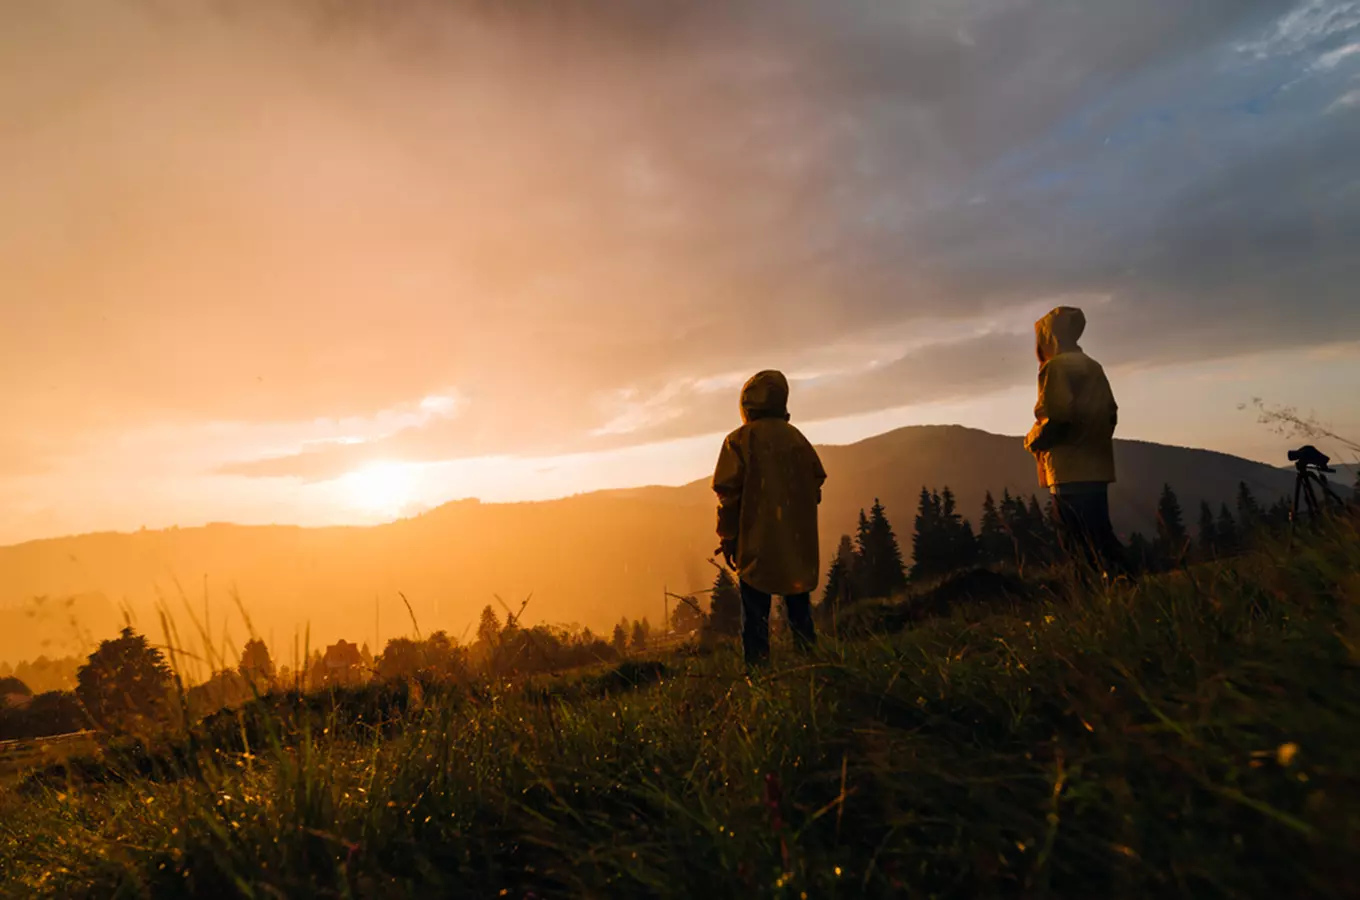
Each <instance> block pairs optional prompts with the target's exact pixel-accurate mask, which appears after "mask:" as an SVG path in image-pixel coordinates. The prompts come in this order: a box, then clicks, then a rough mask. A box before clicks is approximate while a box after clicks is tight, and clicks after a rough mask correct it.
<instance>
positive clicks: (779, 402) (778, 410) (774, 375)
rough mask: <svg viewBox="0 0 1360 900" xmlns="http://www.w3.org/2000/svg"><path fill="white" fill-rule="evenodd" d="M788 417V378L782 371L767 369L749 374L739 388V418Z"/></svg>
mask: <svg viewBox="0 0 1360 900" xmlns="http://www.w3.org/2000/svg"><path fill="white" fill-rule="evenodd" d="M788 417H789V380H788V379H787V378H785V377H784V375H783V373H782V372H776V371H774V370H772V369H767V370H766V371H764V372H757V373H756V374H755V375H753V376H751V380H750V381H748V382H746V385H745V386H744V387H743V388H742V389H741V420H742V421H743V422H754V421H756V420H757V419H785V420H787V419H788Z"/></svg>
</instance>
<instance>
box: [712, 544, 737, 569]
mask: <svg viewBox="0 0 1360 900" xmlns="http://www.w3.org/2000/svg"><path fill="white" fill-rule="evenodd" d="M714 555H715V556H721V557H722V559H723V562H725V563H727V568H729V569H731V570H732V571H733V572H735V571H737V542H736V541H723V542H722V543H721V544H720V545H718V549H717V551H716V552H715V554H714Z"/></svg>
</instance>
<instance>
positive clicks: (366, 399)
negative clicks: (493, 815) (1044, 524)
mask: <svg viewBox="0 0 1360 900" xmlns="http://www.w3.org/2000/svg"><path fill="white" fill-rule="evenodd" d="M388 7H390V9H388ZM397 7H400V11H398V10H397ZM1357 160H1360V2H1355V0H1332V2H1324V0H1303V2H1296V3H1292V4H1290V3H1285V2H1283V0H1268V2H1255V0H1197V2H1194V3H1186V2H1184V0H1139V2H1130V0H1083V2H1080V3H1076V2H1038V0H922V2H906V0H903V2H869V0H838V2H831V0H817V2H813V0H747V2H686V3H673V2H661V0H653V2H647V0H632V2H624V0H594V2H561V3H534V4H526V3H512V2H508V0H507V2H478V3H474V2H456V0H445V2H437V0H424V2H411V3H402V4H375V3H358V2H354V3H347V2H338V0H337V2H323V0H306V2H304V0H299V2H284V0H275V2H268V3H266V2H256V3H251V2H208V0H126V2H121V3H120V2H113V0H108V2H99V3H92V2H89V0H42V2H36V0H19V2H10V3H5V4H3V6H0V384H2V385H3V389H0V420H2V421H3V422H4V423H5V425H4V427H3V429H0V543H7V542H15V541H22V540H26V539H30V538H36V537H44V536H53V535H60V534H66V533H71V532H79V531H88V530H95V529H135V528H137V527H139V526H142V525H146V526H148V527H161V526H166V525H170V524H174V523H179V524H184V525H191V524H200V523H203V522H208V521H237V522H295V523H302V524H319V523H340V522H353V523H359V522H373V521H381V520H384V519H390V518H392V517H394V516H397V515H401V514H405V513H409V512H411V511H414V510H417V509H420V508H423V507H427V506H432V505H436V504H438V503H440V502H443V501H445V500H449V499H453V498H457V497H465V496H480V497H482V498H483V499H486V500H502V499H512V500H521V499H535V498H541V497H551V496H560V495H563V494H569V493H574V492H578V491H583V490H591V489H596V488H601V487H621V486H627V485H636V484H645V483H681V482H684V481H689V480H691V479H693V478H697V477H702V476H703V475H705V474H706V473H707V472H708V471H709V470H710V469H711V465H712V462H713V459H714V458H715V456H716V453H717V449H718V446H717V437H716V436H717V435H720V434H721V433H723V432H725V431H727V430H729V429H730V428H732V427H734V426H735V424H736V422H737V389H738V388H739V386H740V384H741V382H742V381H743V380H744V379H745V378H746V377H747V376H748V375H749V374H751V373H752V372H754V371H756V370H758V369H761V368H766V367H775V368H779V369H782V370H783V371H785V372H786V373H788V374H789V376H790V378H791V380H792V381H793V399H792V402H791V409H792V412H793V415H794V418H795V421H796V422H797V423H798V424H800V425H802V426H804V427H805V429H806V431H807V432H808V434H809V435H810V436H811V437H812V438H814V439H815V440H818V441H823V442H845V441H850V440H855V439H859V438H862V437H865V436H868V435H871V434H875V433H878V432H881V431H885V430H888V429H890V428H893V427H897V426H899V425H905V424H917V423H933V422H958V423H962V424H965V425H972V426H976V427H980V428H985V429H987V430H990V431H996V432H1002V433H1014V434H1019V433H1022V432H1023V431H1024V430H1025V429H1026V428H1027V427H1028V425H1029V424H1030V415H1031V407H1032V404H1033V392H1034V388H1033V379H1034V369H1035V362H1034V356H1033V349H1032V323H1033V321H1034V319H1035V318H1036V317H1037V316H1038V315H1040V314H1042V313H1043V312H1045V311H1046V310H1048V309H1049V308H1050V307H1052V306H1054V305H1057V304H1059V303H1064V304H1071V305H1078V306H1082V307H1084V308H1085V309H1086V311H1087V317H1088V319H1089V321H1090V325H1089V327H1088V335H1087V337H1086V339H1085V340H1084V341H1083V344H1084V346H1085V347H1086V349H1087V350H1088V351H1089V352H1090V353H1091V354H1092V355H1093V356H1095V357H1096V358H1097V359H1099V360H1101V361H1102V362H1103V363H1105V364H1106V366H1107V368H1108V369H1109V371H1110V374H1111V378H1112V381H1113V382H1114V387H1115V392H1116V395H1117V397H1118V399H1119V402H1120V406H1121V422H1120V432H1119V433H1120V436H1123V437H1131V438H1142V439H1148V440H1157V441H1163V442H1167V443H1175V444H1182V445H1190V446H1204V447H1210V448H1213V449H1218V450H1224V451H1228V452H1232V453H1238V454H1241V455H1244V456H1248V457H1251V458H1257V459H1264V460H1269V461H1272V462H1278V463H1281V464H1283V463H1284V461H1285V460H1284V450H1285V449H1286V448H1287V447H1289V446H1292V445H1294V444H1297V443H1298V441H1297V440H1294V441H1291V440H1288V439H1286V438H1284V437H1281V436H1278V435H1275V434H1273V433H1271V432H1270V431H1269V430H1268V429H1266V428H1265V427H1263V426H1262V425H1260V424H1258V423H1257V422H1256V419H1255V416H1254V414H1253V413H1252V412H1251V411H1250V410H1247V411H1243V410H1240V409H1239V408H1238V407H1239V404H1242V403H1244V402H1248V401H1250V400H1251V398H1253V397H1262V398H1265V400H1266V401H1268V402H1270V403H1274V404H1292V405H1296V406H1298V407H1299V408H1300V410H1301V411H1304V412H1309V411H1312V412H1314V413H1315V414H1316V415H1317V416H1318V418H1320V419H1322V420H1324V421H1327V422H1329V423H1330V424H1331V425H1332V426H1333V428H1334V429H1335V430H1336V431H1338V432H1339V433H1341V434H1345V435H1352V436H1354V435H1360V404H1358V403H1357V402H1356V401H1357V386H1360V296H1357V294H1358V293H1360V289H1358V288H1357V285H1358V284H1360V250H1357V248H1358V247H1360V164H1358V163H1357ZM1324 449H1327V448H1324ZM1337 455H1341V454H1340V452H1339V451H1338V452H1337Z"/></svg>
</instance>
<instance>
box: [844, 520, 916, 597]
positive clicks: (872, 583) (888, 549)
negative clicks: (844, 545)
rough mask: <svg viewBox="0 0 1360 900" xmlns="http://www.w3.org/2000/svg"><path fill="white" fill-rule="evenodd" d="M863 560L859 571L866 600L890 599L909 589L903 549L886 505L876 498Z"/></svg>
mask: <svg viewBox="0 0 1360 900" xmlns="http://www.w3.org/2000/svg"><path fill="white" fill-rule="evenodd" d="M860 557H861V558H860V559H859V560H858V561H857V563H856V570H857V571H858V570H860V569H863V572H862V578H861V583H862V587H863V593H862V594H861V595H860V596H863V597H890V596H892V595H893V594H894V593H895V592H897V591H900V590H901V589H902V588H904V587H906V586H907V576H906V570H905V567H904V566H903V563H902V548H901V547H899V546H898V544H897V535H896V534H895V533H894V532H893V528H892V523H890V522H889V521H888V514H887V512H886V511H885V510H884V509H883V504H882V503H880V502H879V500H878V498H874V505H873V507H872V508H871V509H870V510H869V517H868V529H867V531H866V532H865V534H864V537H863V539H862V542H861V544H860Z"/></svg>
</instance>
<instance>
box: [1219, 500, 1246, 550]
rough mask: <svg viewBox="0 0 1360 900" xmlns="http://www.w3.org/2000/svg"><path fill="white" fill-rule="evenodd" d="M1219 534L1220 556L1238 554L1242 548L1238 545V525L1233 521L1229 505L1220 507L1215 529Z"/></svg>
mask: <svg viewBox="0 0 1360 900" xmlns="http://www.w3.org/2000/svg"><path fill="white" fill-rule="evenodd" d="M1215 531H1216V532H1217V534H1218V547H1219V551H1218V552H1219V554H1220V555H1224V556H1227V555H1230V554H1233V553H1236V552H1237V551H1238V550H1239V549H1240V548H1239V545H1238V540H1239V539H1238V535H1237V523H1236V522H1234V521H1233V517H1232V512H1230V511H1229V510H1228V504H1226V503H1222V504H1220V505H1219V507H1218V523H1217V525H1216V527H1215Z"/></svg>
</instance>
